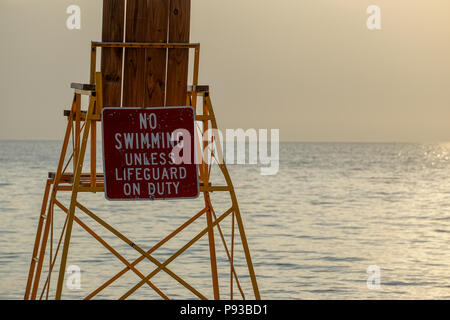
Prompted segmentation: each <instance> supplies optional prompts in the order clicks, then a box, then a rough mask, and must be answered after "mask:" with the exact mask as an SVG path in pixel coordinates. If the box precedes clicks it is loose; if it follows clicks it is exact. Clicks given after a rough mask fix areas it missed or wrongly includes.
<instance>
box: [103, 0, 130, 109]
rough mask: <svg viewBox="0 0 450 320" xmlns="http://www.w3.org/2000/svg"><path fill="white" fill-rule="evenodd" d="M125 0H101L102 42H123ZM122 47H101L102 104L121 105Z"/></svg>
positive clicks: (108, 105)
mask: <svg viewBox="0 0 450 320" xmlns="http://www.w3.org/2000/svg"><path fill="white" fill-rule="evenodd" d="M124 14H125V0H103V32H102V41H103V42H123V36H124V25H125V23H124ZM122 58H123V49H122V48H102V59H101V60H102V62H101V70H102V74H103V104H104V106H105V107H120V106H121V89H122Z"/></svg>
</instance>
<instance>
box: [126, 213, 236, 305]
mask: <svg viewBox="0 0 450 320" xmlns="http://www.w3.org/2000/svg"><path fill="white" fill-rule="evenodd" d="M231 212H233V208H230V209H228V211H227V212H225V213H224V214H223V215H221V216H220V218H219V219H217V220H216V221H214V222H213V223H212V224H211V225H210V226H208V227H206V228H205V229H203V231H201V232H200V233H199V234H198V235H197V236H195V237H194V238H193V239H192V240H191V241H189V242H188V243H187V244H186V245H185V246H184V247H183V248H181V249H180V250H178V251H177V252H176V253H175V254H174V255H172V256H171V257H170V258H169V259H167V260H166V262H164V263H163V264H162V266H160V267H158V268H157V269H156V270H154V271H153V272H152V273H150V274H149V275H148V276H147V277H145V280H148V279H151V278H152V277H153V276H154V275H156V274H157V273H158V272H159V271H161V269H163V268H165V267H166V266H167V265H168V264H169V263H171V262H172V261H173V260H175V259H176V258H177V257H178V256H180V255H181V254H182V253H183V252H185V251H186V250H187V249H189V248H190V247H191V246H192V245H193V244H194V243H196V242H197V241H198V240H199V239H201V238H202V237H203V236H204V235H205V234H206V233H207V232H208V231H209V230H212V229H213V228H214V227H215V226H216V225H218V224H219V223H220V222H221V221H222V220H223V219H225V218H226V217H228V216H229V215H230V213H231ZM144 283H145V281H144V280H142V281H141V282H139V283H138V284H137V285H135V286H134V287H133V288H131V289H130V290H129V291H128V292H127V293H125V294H124V295H123V296H122V297H121V298H120V300H124V299H126V298H128V297H129V296H130V295H132V294H133V293H134V292H135V291H136V290H137V289H139V288H140V287H142V285H143V284H144Z"/></svg>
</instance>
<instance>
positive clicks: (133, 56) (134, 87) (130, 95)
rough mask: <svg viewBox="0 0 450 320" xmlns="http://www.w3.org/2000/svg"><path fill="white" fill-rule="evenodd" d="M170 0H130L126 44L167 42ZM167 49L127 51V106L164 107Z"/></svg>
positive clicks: (125, 88)
mask: <svg viewBox="0 0 450 320" xmlns="http://www.w3.org/2000/svg"><path fill="white" fill-rule="evenodd" d="M168 10H169V5H168V1H167V0H147V1H143V0H128V1H127V14H126V16H127V22H126V25H127V27H126V35H125V41H126V42H166V41H167V27H168ZM165 70H166V49H134V48H133V49H130V48H127V49H126V50H125V71H124V73H125V74H124V92H123V95H124V100H123V102H124V106H125V107H151V106H163V105H164V95H165V73H166V72H165Z"/></svg>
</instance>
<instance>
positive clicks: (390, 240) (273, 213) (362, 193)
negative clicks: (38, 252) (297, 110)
mask: <svg viewBox="0 0 450 320" xmlns="http://www.w3.org/2000/svg"><path fill="white" fill-rule="evenodd" d="M60 147H61V143H60V142H45V141H42V142H36V141H34V142H10V141H0V298H1V299H21V298H23V294H24V290H25V284H26V278H27V273H28V268H29V263H30V257H31V252H32V248H33V242H34V235H35V231H36V226H37V222H38V215H39V210H40V206H41V201H42V195H43V189H44V185H45V178H46V174H47V172H48V171H54V170H55V168H56V164H57V157H58V153H59V151H60ZM280 148H281V152H280V160H281V164H280V171H279V173H278V175H276V176H261V175H260V171H259V167H258V166H249V165H246V166H244V165H234V166H230V172H231V176H232V178H233V181H234V183H235V186H236V190H237V195H238V198H239V201H240V206H241V211H242V214H243V218H244V223H245V227H246V231H247V236H248V239H249V244H250V249H251V251H252V256H253V260H254V264H255V269H256V272H257V276H258V280H259V286H260V289H261V294H262V297H263V298H266V299H366V298H367V299H434V298H446V299H449V298H450V145H446V144H350V143H349V144H345V143H330V144H325V143H324V144H314V143H310V144H309V143H285V144H281V147H280ZM99 168H101V164H100V162H99ZM67 196H68V195H67V194H65V195H62V196H61V197H60V199H61V201H65V202H66V201H67ZM213 200H214V201H216V203H217V207H216V211H217V213H218V214H219V213H222V212H224V211H225V210H226V209H228V206H229V203H228V200H227V198H225V197H223V196H222V195H221V194H214V198H213ZM81 202H82V203H83V204H85V205H86V206H87V207H88V208H89V209H91V210H92V211H94V212H95V213H96V214H98V215H99V216H101V217H102V218H103V219H104V220H106V221H108V222H109V223H111V224H112V225H114V226H115V227H117V228H118V229H119V230H120V231H121V232H123V233H124V234H126V235H127V236H128V237H129V238H131V239H132V240H133V241H135V242H136V243H137V244H139V245H140V246H142V247H143V248H150V247H151V246H152V245H154V244H155V243H157V242H158V241H159V240H161V239H162V238H163V237H164V236H166V235H167V234H168V233H170V232H171V231H173V230H174V229H175V228H176V227H177V226H178V225H180V224H182V223H183V222H184V221H186V220H187V219H189V218H190V217H191V216H192V215H193V214H195V213H197V212H198V210H199V209H200V208H201V205H202V200H201V199H198V200H188V201H186V200H183V201H170V202H154V203H147V202H145V203H142V202H140V203H130V202H119V203H117V202H107V201H106V200H104V197H103V195H102V194H96V195H94V194H92V195H83V196H82V197H81ZM77 216H78V217H80V219H82V221H83V222H85V223H86V224H88V225H89V226H91V227H92V229H93V230H94V231H95V232H97V233H98V234H99V235H101V236H102V237H103V238H104V239H105V240H107V241H109V242H110V243H112V244H113V246H114V248H115V249H117V251H119V252H120V253H121V254H122V255H123V256H124V257H125V258H126V259H128V260H130V261H133V260H134V259H136V258H138V257H139V254H138V253H137V252H134V251H133V250H132V249H131V248H130V247H129V246H127V245H125V244H124V243H123V242H121V241H120V240H117V239H115V238H114V236H112V234H110V233H108V231H106V230H104V229H102V228H101V227H99V226H97V225H95V224H94V223H93V221H92V220H91V219H90V218H89V217H87V216H86V215H84V214H83V213H81V212H77ZM63 218H64V214H63V213H62V212H60V211H58V210H55V232H54V234H53V238H54V247H53V250H54V249H55V247H56V244H57V240H58V237H59V230H60V226H61V224H62V222H63ZM201 221H202V223H199V224H197V225H196V226H193V227H192V228H191V229H189V230H187V231H186V233H184V234H182V235H180V236H179V237H177V238H175V239H174V240H172V241H171V242H169V243H168V244H167V246H164V247H163V248H161V249H159V250H158V251H157V252H155V254H154V257H155V258H157V259H158V260H160V261H164V260H165V259H167V258H169V257H170V256H171V254H173V253H174V252H175V251H176V250H177V249H179V248H180V247H182V246H183V245H184V244H185V243H186V242H187V241H189V240H190V239H191V238H192V237H193V236H194V235H195V234H196V232H199V231H200V230H201V229H202V228H204V227H205V224H206V222H205V221H204V220H203V219H202V220H201ZM203 222H204V224H203ZM230 225H231V220H226V222H225V224H224V229H225V231H227V232H228V231H229V229H230ZM73 232H74V233H73V242H72V244H71V250H70V256H69V262H68V263H69V264H70V265H76V266H79V267H80V269H81V289H80V290H74V291H69V290H65V296H64V297H65V298H80V297H84V296H86V295H87V294H89V293H90V292H91V291H92V290H93V289H94V288H95V287H96V286H99V285H101V284H102V283H104V282H105V281H106V280H108V279H109V278H111V277H112V276H114V275H115V274H116V273H117V272H119V271H120V270H122V268H123V264H122V263H121V262H120V261H118V260H117V259H115V257H114V256H112V255H111V254H110V253H109V252H108V251H107V250H105V249H104V248H102V247H101V245H99V244H98V243H97V242H96V240H94V239H93V238H91V237H89V236H88V235H87V234H86V233H85V232H84V231H83V230H82V229H81V228H80V227H78V226H75V227H74V231H73ZM226 240H227V241H228V242H229V241H230V239H229V237H228V238H227V239H226ZM216 241H217V244H218V259H219V262H220V263H221V265H223V267H221V268H220V270H219V271H220V278H221V279H222V280H224V285H223V287H222V288H221V289H222V295H223V298H228V297H229V286H228V284H227V283H226V280H227V279H229V267H228V266H227V265H226V264H225V262H226V256H225V253H224V250H223V249H222V246H221V243H220V239H219V238H216ZM238 244H239V243H238ZM207 248H208V247H207V241H206V239H205V240H202V241H200V242H199V243H198V244H196V245H195V246H193V247H192V248H191V249H189V250H188V251H187V252H186V253H185V254H183V255H182V256H181V257H180V258H178V259H177V260H175V261H174V262H173V263H171V264H170V265H169V267H170V268H171V270H172V271H174V272H175V273H177V274H178V275H180V276H181V277H182V278H183V279H184V280H186V281H188V282H189V283H192V284H196V288H197V289H198V290H199V291H200V292H202V293H204V294H206V295H208V296H210V295H211V288H210V287H211V286H210V269H209V264H208V251H207ZM237 249H241V247H239V246H238V247H237ZM241 251H242V250H239V254H237V255H236V260H237V270H238V273H239V275H240V276H241V281H242V286H243V287H244V288H245V289H246V290H249V289H250V284H249V278H248V275H247V273H246V272H245V271H246V269H245V260H244V259H243V255H242V254H241ZM369 266H378V267H379V268H380V270H381V279H380V280H381V288H380V289H379V290H370V289H369V288H368V286H367V279H368V278H369V276H370V275H369V274H368V273H367V269H368V267H369ZM137 267H138V268H139V270H140V271H141V272H142V273H144V274H149V273H150V272H151V271H152V270H153V265H151V264H150V263H147V262H142V263H141V264H139V265H138V266H137ZM45 268H47V266H46V267H45ZM56 277H57V276H56V274H53V276H52V280H51V283H52V289H54V288H55V281H54V280H55V278H56ZM138 279H139V278H138V277H137V276H135V275H134V274H133V273H132V272H128V273H127V274H126V276H125V277H124V278H123V279H120V280H118V281H117V282H115V283H114V285H113V286H112V287H111V288H108V289H106V290H105V291H103V292H101V294H99V296H98V298H102V299H110V298H111V299H112V298H118V297H120V296H121V295H122V294H124V293H125V292H126V291H127V290H128V289H130V288H131V287H132V286H133V285H134V284H136V283H137V282H138ZM153 280H154V283H155V284H156V285H157V286H158V287H159V288H161V289H162V290H163V291H164V292H166V293H167V294H168V295H169V297H170V298H174V299H180V298H188V299H189V298H194V297H193V296H192V295H191V294H190V293H189V292H188V291H187V290H186V289H184V288H182V287H181V286H180V285H179V284H178V283H177V282H175V281H174V280H171V279H170V278H169V277H167V276H166V275H165V274H164V273H162V272H161V273H159V274H158V275H157V276H156V277H155V278H154V279H153ZM249 297H250V298H251V297H252V296H251V295H249ZM131 298H133V299H158V298H159V296H157V295H156V294H155V293H154V292H153V291H152V289H150V288H149V287H148V286H144V287H142V288H141V289H140V290H138V291H137V292H136V293H135V294H134V295H132V296H131Z"/></svg>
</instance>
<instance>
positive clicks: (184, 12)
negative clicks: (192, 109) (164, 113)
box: [166, 0, 191, 106]
mask: <svg viewBox="0 0 450 320" xmlns="http://www.w3.org/2000/svg"><path fill="white" fill-rule="evenodd" d="M190 20H191V0H171V1H170V13H169V42H171V43H188V42H189V35H190ZM188 65H189V50H188V49H169V54H168V66H167V79H168V81H167V98H166V105H167V106H183V105H185V104H186V95H187V84H188V71H189V70H188Z"/></svg>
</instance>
